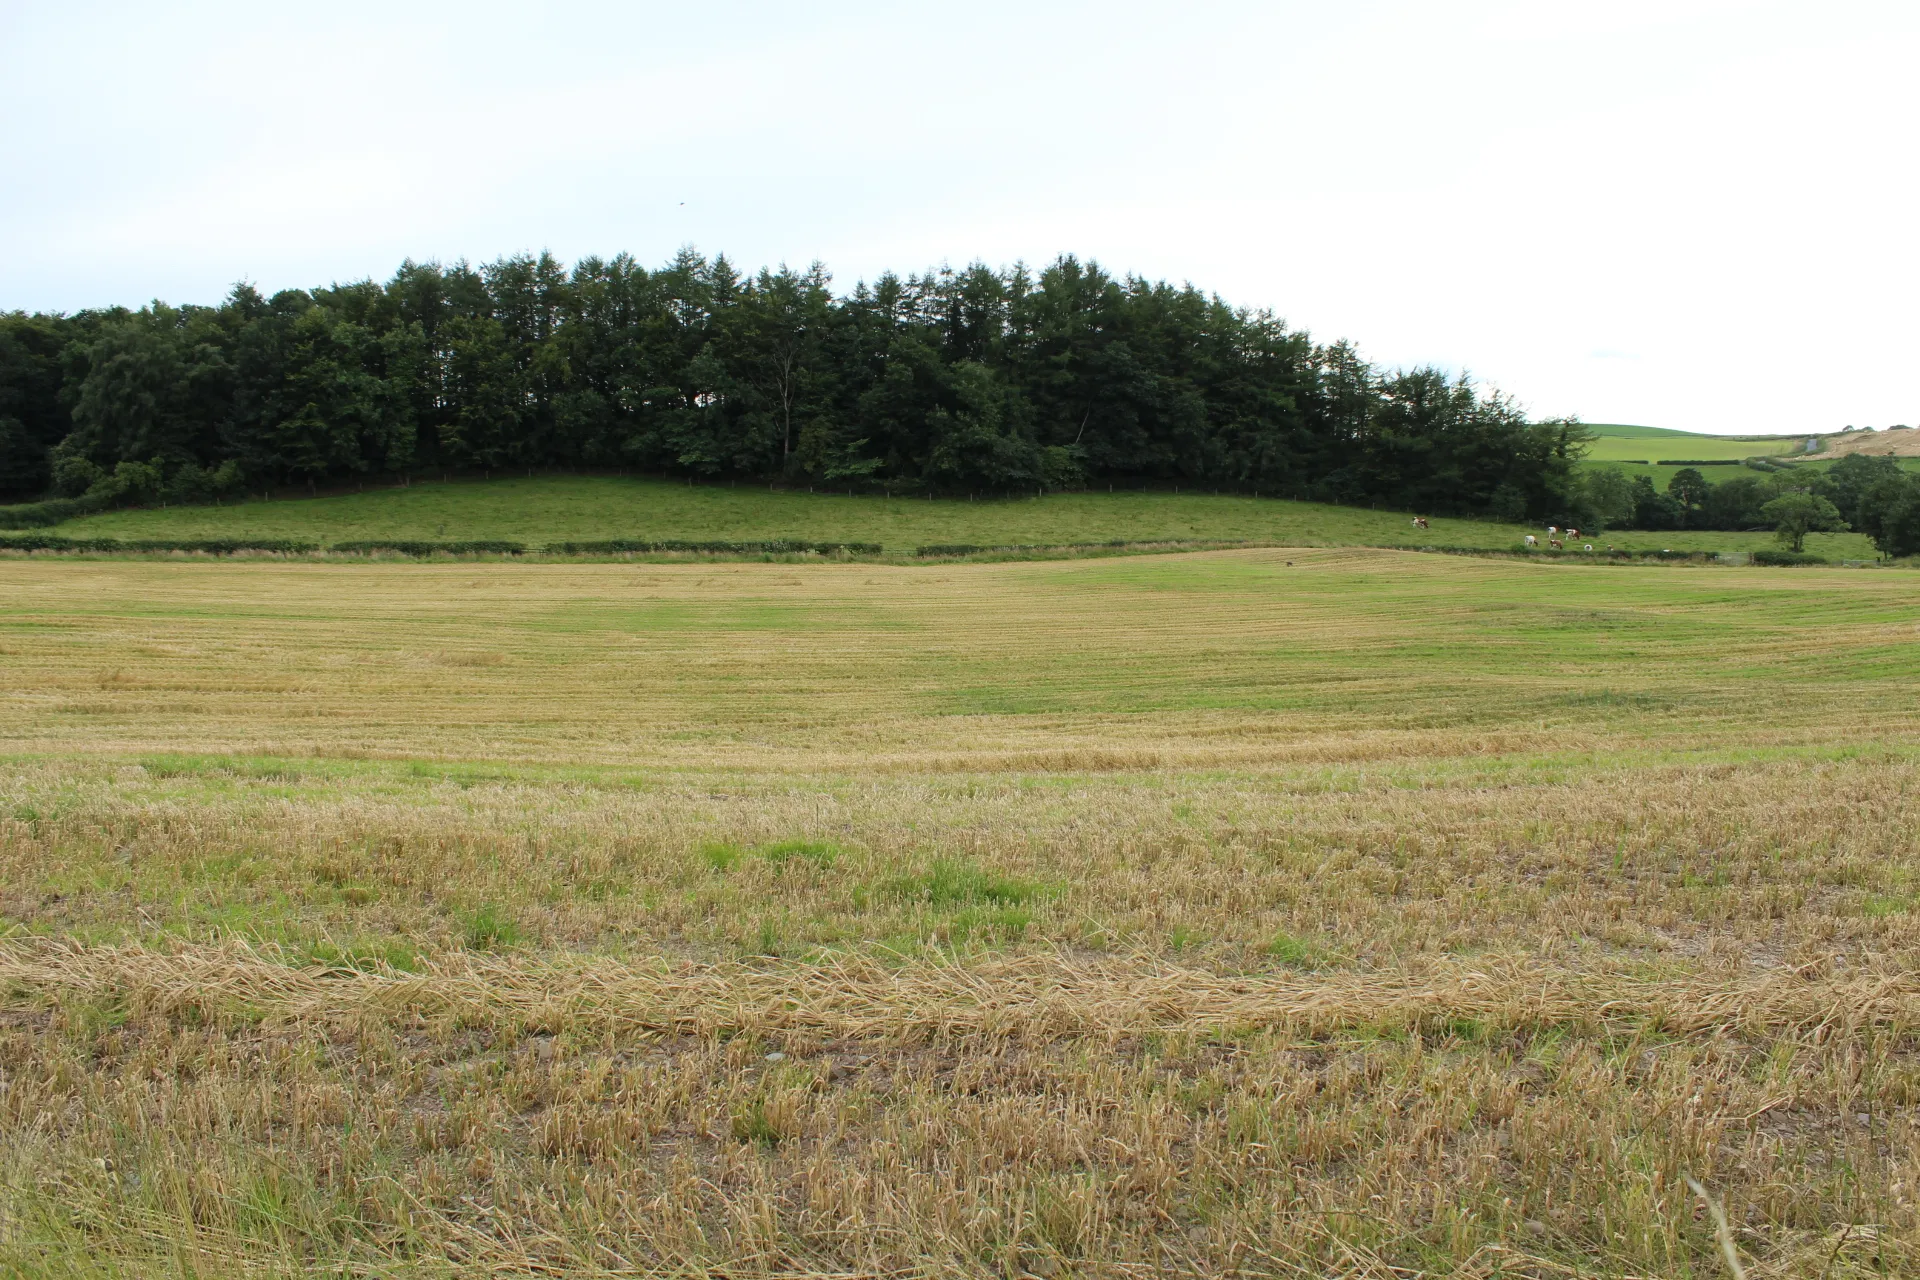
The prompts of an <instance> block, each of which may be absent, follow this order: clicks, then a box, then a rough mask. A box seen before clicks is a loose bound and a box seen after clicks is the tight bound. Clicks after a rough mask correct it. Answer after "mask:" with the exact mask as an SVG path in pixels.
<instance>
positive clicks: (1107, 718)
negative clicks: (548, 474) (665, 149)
mask: <svg viewBox="0 0 1920 1280" xmlns="http://www.w3.org/2000/svg"><path fill="white" fill-rule="evenodd" d="M449 492H452V491H451V490H450V491H449ZM275 505H277V506H285V507H294V506H297V505H298V504H291V503H289V504H275ZM1042 505H1044V504H1042ZM1069 509H1074V508H1071V507H1069ZM1163 514H1164V513H1163ZM1161 532H1165V530H1161ZM0 599H4V600H5V601H6V607H5V608H4V609H0V669H3V670H4V671H5V673H6V679H5V680H4V681H0V916H3V917H4V920H5V922H6V924H7V926H8V931H7V932H6V933H5V934H4V936H0V1069H3V1070H4V1076H0V1079H3V1080H4V1084H5V1088H4V1093H3V1094H0V1098H3V1100H4V1103H5V1105H4V1107H0V1155H4V1159H3V1160H0V1275H7V1276H20V1277H26V1276H35V1277H38V1276H60V1277H75V1278H79V1277H87V1278H93V1277H108V1276H113V1277H121V1276H148V1275H164V1276H172V1277H182V1278H184V1277H187V1276H198V1277H212V1276H229V1275H257V1276H276V1277H279V1276H287V1277H292V1276H312V1277H320V1276H328V1277H339V1276H355V1277H359V1276H369V1277H370V1276H383V1277H384V1276H406V1277H439V1276H447V1275H459V1276H502V1275H561V1274H579V1275H588V1276H600V1277H612V1276H639V1275H657V1276H676V1277H695V1276H700V1277H710V1276H726V1277H738V1278H740V1280H772V1278H774V1277H793V1278H795V1280H797V1278H798V1277H800V1276H808V1275H819V1276H839V1277H847V1278H848V1280H852V1278H853V1277H862V1278H865V1277H882V1276H885V1277H912V1278H920V1277H929V1278H930V1277H934V1276H953V1277H979V1278H981V1280H985V1278H986V1277H1015V1276H1036V1277H1066V1276H1100V1277H1116V1278H1118V1277H1143V1278H1144V1277H1148V1276H1157V1275H1166V1274H1205V1275H1220V1276H1301V1277H1309V1276H1312V1277H1318V1276H1327V1275H1349V1276H1369V1277H1380V1278H1381V1280H1385V1278H1387V1277H1407V1276H1416V1275H1450V1276H1458V1277H1475V1278H1479V1280H1490V1278H1491V1277H1494V1276H1513V1277H1540V1278H1545V1277H1569V1276H1575V1275H1580V1276H1610V1277H1628V1276H1636V1277H1637V1276H1700V1277H1704V1276H1719V1275H1723V1274H1726V1272H1725V1271H1724V1262H1723V1260H1722V1256H1721V1245H1720V1244H1719V1242H1718V1241H1717V1240H1716V1238H1715V1229H1714V1225H1713V1219H1712V1217H1711V1216H1710V1215H1709V1214H1708V1213H1707V1212H1706V1211H1705V1210H1704V1209H1703V1208H1702V1206H1701V1202H1700V1201H1699V1199H1698V1198H1697V1197H1696V1196H1695V1195H1694V1193H1693V1192H1692V1191H1690V1190H1689V1188H1688V1184H1687V1181H1686V1179H1688V1178H1694V1179H1698V1180H1699V1181H1700V1182H1701V1183H1702V1184H1703V1185H1704V1186H1705V1187H1706V1188H1707V1189H1708V1191H1709V1192H1710V1194H1711V1195H1712V1196H1713V1197H1715V1203H1716V1204H1721V1203H1723V1204H1724V1206H1725V1211H1726V1213H1727V1215H1728V1218H1729V1220H1730V1222H1731V1224H1732V1227H1733V1230H1732V1234H1731V1235H1730V1236H1729V1240H1730V1242H1731V1243H1732V1245H1733V1247H1735V1248H1736V1249H1737V1250H1738V1252H1739V1254H1740V1256H1741V1257H1742V1259H1743V1261H1744V1263H1745V1265H1746V1267H1747V1268H1748V1273H1749V1274H1750V1275H1753V1276H1755V1277H1760V1276H1768V1277H1787V1276H1830V1277H1834V1278H1836V1280H1841V1278H1848V1280H1853V1278H1858V1277H1866V1276H1881V1275H1912V1274H1915V1273H1916V1271H1920V1217H1917V1216H1916V1207H1915V1193H1914V1191H1913V1190H1912V1189H1913V1188H1914V1187H1916V1186H1920V980H1916V978H1915V976H1914V975H1915V973H1916V971H1920V668H1917V667H1916V664H1915V663H1914V662H1913V652H1914V647H1915V644H1916V641H1917V640H1920V593H1916V592H1915V591H1914V590H1913V585H1912V579H1911V575H1908V574H1903V573H1895V572H1853V571H1846V570H1839V569H1833V570H1826V569H1811V570H1795V571H1784V570H1781V571H1767V570H1751V569H1735V568H1722V569H1710V570H1709V569H1701V570H1684V569H1669V568H1660V567H1644V566H1639V567H1615V568H1608V569H1605V570H1588V569H1580V568H1574V567H1570V566H1563V565H1553V564H1541V563H1522V562H1517V561H1506V560H1485V559H1476V558H1466V557H1445V556H1424V555H1417V554H1410V553H1407V552H1402V551H1366V550H1342V549H1290V550H1261V551H1231V552H1209V553H1201V554H1194V555H1184V556H1165V557H1139V558H1131V559H1122V560H1082V561H1056V562H1022V563H1002V564H960V565H953V564H946V565H888V564H862V563H849V564H812V565H788V564H743V563H733V564H683V565H647V564H519V563H500V564H446V563H442V564H388V563H344V562H315V563H292V562H277V561H251V562H246V561H242V562H165V561H118V560H57V559H49V560H24V559H0Z"/></svg>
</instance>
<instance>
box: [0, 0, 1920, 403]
mask: <svg viewBox="0 0 1920 1280" xmlns="http://www.w3.org/2000/svg"><path fill="white" fill-rule="evenodd" d="M1916 55H1920V3H1915V2H1914V0H1897V2H1896V0H1825V2H1823V3H1817V4H1816V3H1810V2H1808V0H1799V2H1797V3H1767V2H1760V0H1604V2H1600V0H1596V2H1593V3H1574V2H1565V3H1562V2H1558V0H1532V2H1529V3H1515V2H1514V0H1316V2H1314V3H1296V2H1295V0H1269V2H1268V3H1229V2H1224V0H1222V2H1218V3H1209V2H1206V0H1186V2H1184V3H1164V4H1130V3H1126V2H1124V0H1103V2H1101V3H1078V2H1063V3H1053V2H1050V0H1022V2H1018V3H1003V2H1002V0H970V2H969V3H965V4H910V3H898V2H895V3H842V4H798V3H785V4H778V3H754V2H750V0H735V2H724V0H723V2H719V3H705V4H689V3H684V2H683V3H676V4H656V3H626V4H620V3H570V4H550V5H545V6H539V5H531V4H518V5H507V4H492V3H483V2H476V0H462V2H461V3H457V4H456V3H407V0H386V2H384V3H358V2H353V0H335V2H332V3H328V4H325V5H307V6H301V7H300V8H299V9H297V10H296V9H295V8H294V7H293V6H281V5H274V4H267V3H262V2H261V0H248V2H245V3H204V4H154V3H151V2H150V0H149V2H148V3H139V4H132V3H128V4H107V3H87V2H85V0H67V2H66V3H62V4H51V3H27V2H25V0H0V246H4V252H3V253H0V309H14V308H24V309H28V310H34V309H58V310H74V309H78V308H81V307H88V306H99V305H105V304H112V303H124V304H129V305H137V304H139V303H141V302H144V301H146V300H147V299H149V298H153V297H160V298H164V299H167V300H169V301H174V302H212V301H215V300H217V299H218V298H219V297H220V295H222V294H223V293H224V292H225V291H226V290H227V288H228V287H229V286H230V285H231V284H232V283H233V282H234V281H235V280H238V279H241V278H245V279H249V280H252V281H254V282H255V283H256V284H258V285H259V286H260V287H262V288H263V289H265V290H267V291H269V292H270V291H272V290H274V289H278V288H284V287H290V286H306V285H313V284H323V283H326V282H329V281H333V280H346V279H355V278H359V277H363V276H369V275H371V276H374V277H376V278H382V279H384V278H385V277H386V276H387V275H389V274H391V272H392V270H393V268H394V267H395V266H396V265H398V263H399V262H400V260H401V259H402V258H404V257H407V256H412V257H414V258H417V259H426V258H438V259H441V260H443V261H446V260H452V259H454V258H459V257H466V258H469V259H473V260H485V259H490V258H493V257H497V256H499V255H501V254H504V253H511V252H515V251H519V250H539V249H542V248H546V249H551V250H552V251H553V252H554V253H555V254H557V255H559V256H560V257H562V258H565V259H569V260H571V259H572V258H575V257H578V256H580V255H583V254H587V253H599V254H603V255H610V254H612V253H615V252H618V251H621V250H627V251H629V252H632V253H633V254H635V255H636V256H637V257H639V258H640V259H641V260H642V261H643V262H647V263H652V262H657V261H663V260H665V259H666V258H667V257H669V256H670V255H671V254H672V253H673V252H674V251H675V250H676V249H678V248H679V247H680V246H681V245H684V244H689V243H690V244H694V245H696V246H698V247H699V248H701V249H703V250H705V251H708V252H714V251H725V252H726V253H727V254H728V255H729V256H730V257H732V258H733V259H734V260H735V261H737V262H739V263H741V264H743V265H746V266H757V265H759V264H761V263H777V262H780V261H787V262H791V263H793V264H795V265H801V264H804V263H806V262H808V261H810V260H812V259H815V258H818V259H821V260H823V261H825V262H826V263H827V265H828V266H829V267H830V268H831V269H832V271H833V272H834V275H835V278H836V281H837V283H838V284H839V285H840V286H842V287H850V286H851V285H852V284H853V282H854V281H855V280H857V279H859V278H861V277H871V276H873V275H875V274H877V273H878V272H879V271H881V270H883V269H885V268H888V267H892V268H895V269H898V270H902V271H906V270H914V269H919V268H923V267H927V266H931V265H937V264H939V263H941V262H951V263H953V264H955V265H958V264H961V263H964V262H966V261H969V260H972V259H975V258H979V259H983V260H985V261H987V262H989V263H993V264H996V265H998V264H1004V263H1009V262H1012V261H1014V260H1016V259H1025V260H1026V261H1028V262H1032V263H1039V262H1044V261H1046V260H1047V259H1050V258H1052V257H1053V256H1054V255H1056V254H1058V253H1062V252H1074V253H1078V254H1080V255H1082V256H1087V257H1094V258H1097V259H1099V260H1100V261H1101V262H1102V263H1104V264H1105V265H1107V266H1108V267H1109V268H1111V269H1114V270H1116V271H1133V272H1137V273H1140V274H1143V275H1148V276H1153V277H1167V278H1171V279H1174V280H1191V281H1193V282H1194V283H1195V284H1198V285H1200V286H1201V287H1202V288H1205V289H1208V290H1212V291H1216V292H1219V293H1221V294H1223V295H1224V296H1226V297H1227V298H1228V299H1229V300H1231V301H1233V302H1235V303H1238V304H1242V305H1247V306H1262V307H1270V308H1272V309H1273V310H1275V311H1276V312H1278V313H1279V314H1281V315H1283V316H1285V317H1286V318H1287V319H1288V320H1289V321H1290V322H1292V323H1293V324H1295V325H1296V326H1299V327H1304V328H1307V329H1310V330H1311V331H1312V332H1313V333H1314V334H1315V335H1316V336H1318V337H1321V338H1328V339H1330V338H1334V337H1348V338H1352V339H1354V340H1355V341H1357V342H1358V343H1359V344H1360V346H1361V348H1362V350H1363V351H1365V352H1366V353H1367V354H1368V355H1369V356H1371V357H1372V358H1373V359H1375V360H1376V361H1380V362H1384V363H1388V364H1413V363H1426V362H1433V363H1438V364H1441V365H1444V366H1447V367H1449V368H1458V369H1466V370H1468V371H1470V372H1472V373H1473V374H1474V375H1475V376H1476V377H1479V378H1481V379H1483V380H1485V381H1488V382H1491V383H1493V384H1495V385H1497V386H1499V387H1501V388H1502V389H1504V390H1507V391H1509V392H1512V393H1513V394H1515V395H1517V396H1519V397H1520V399H1521V400H1522V401H1523V402H1525V403H1526V404H1527V405H1528V407H1529V408H1530V409H1532V410H1533V411H1534V412H1535V413H1537V414H1540V415H1547V414H1558V413H1577V414H1579V415H1580V416H1581V417H1583V418H1585V419H1586V420H1587V421H1589V422H1639V423H1648V424H1653V425H1658V426H1671V427H1682V428H1687V429H1692V430H1708V431H1721V432H1738V431H1798V430H1824V429H1835V428H1838V427H1841V426H1846V425H1849V424H1860V425H1873V426H1886V425H1889V424H1891V423H1895V422H1906V423H1914V422H1920V386H1917V385H1916V378H1915V374H1916V371H1917V370H1920V306H1916V289H1915V286H1916V284H1917V283H1920V237H1916V233H1915V227H1916V223H1917V222H1920V219H1917V218H1916V214H1917V213H1920V199H1917V197H1920V168H1917V167H1916V158H1917V157H1920V146H1916V144H1917V143H1920V84H1916V81H1915V77H1914V67H1915V62H1916Z"/></svg>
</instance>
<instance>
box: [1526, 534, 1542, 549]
mask: <svg viewBox="0 0 1920 1280" xmlns="http://www.w3.org/2000/svg"><path fill="white" fill-rule="evenodd" d="M1527 545H1528V546H1530V547H1537V546H1539V545H1540V539H1538V538H1536V537H1534V536H1533V535H1532V534H1528V535H1527Z"/></svg>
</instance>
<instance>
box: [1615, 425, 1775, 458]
mask: <svg viewBox="0 0 1920 1280" xmlns="http://www.w3.org/2000/svg"><path fill="white" fill-rule="evenodd" d="M1588 430H1590V431H1592V432H1593V434H1594V440H1593V442H1592V444H1590V445H1589V446H1588V448H1587V454H1586V456H1587V458H1588V460H1589V461H1593V462H1640V463H1656V464H1657V463H1659V462H1661V461H1664V460H1667V459H1674V460H1682V461H1685V460H1693V459H1727V460H1738V459H1741V458H1753V457H1762V456H1768V455H1778V454H1789V453H1795V452H1798V451H1800V449H1801V447H1802V446H1804V445H1805V444H1806V441H1807V437H1806V436H1805V435H1798V436H1709V435H1699V434H1696V433H1694V432H1688V431H1671V430H1667V429H1665V428H1660V427H1635V426H1625V425H1618V424H1612V423H1606V424H1597V425H1594V426H1590V427H1589V428H1588Z"/></svg>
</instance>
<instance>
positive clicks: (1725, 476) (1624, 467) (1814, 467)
mask: <svg viewBox="0 0 1920 1280" xmlns="http://www.w3.org/2000/svg"><path fill="white" fill-rule="evenodd" d="M1896 461H1897V462H1898V463H1899V465H1900V467H1901V468H1902V469H1903V470H1906V471H1912V472H1914V473H1916V474H1920V458H1899V459H1897V460H1896ZM1833 463H1834V459H1832V458H1815V459H1811V460H1809V461H1805V462H1796V463H1794V464H1793V469H1794V470H1795V471H1798V472H1805V473H1807V474H1809V475H1812V474H1815V473H1817V472H1821V471H1825V470H1826V469H1827V468H1829V467H1831V466H1832V465H1833ZM1580 465H1581V466H1583V467H1611V468H1613V469H1614V470H1616V471H1623V472H1625V473H1626V474H1627V475H1629V476H1647V477H1649V478H1650V479H1652V481H1653V487H1654V488H1656V489H1658V490H1660V491H1661V492H1663V493H1664V492H1666V489H1667V486H1668V485H1669V484H1671V483H1673V477H1674V475H1675V474H1676V473H1678V472H1680V471H1681V470H1684V468H1681V467H1661V466H1644V465H1641V464H1639V463H1634V462H1605V461H1594V460H1592V459H1585V460H1582V461H1581V463H1580ZM1695 470H1697V471H1699V473H1700V475H1701V477H1702V478H1703V479H1705V480H1706V482H1707V483H1708V484H1719V483H1721V482H1722V481H1725V480H1731V479H1733V478H1734V477H1735V476H1751V475H1754V474H1757V473H1755V472H1754V471H1751V470H1749V469H1748V468H1746V467H1742V466H1705V467H1696V468H1695Z"/></svg>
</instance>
